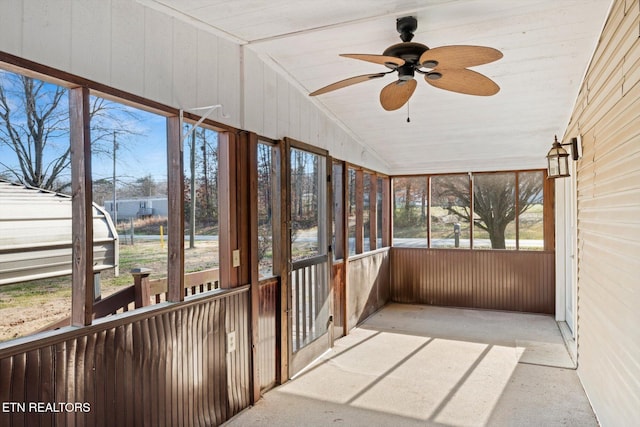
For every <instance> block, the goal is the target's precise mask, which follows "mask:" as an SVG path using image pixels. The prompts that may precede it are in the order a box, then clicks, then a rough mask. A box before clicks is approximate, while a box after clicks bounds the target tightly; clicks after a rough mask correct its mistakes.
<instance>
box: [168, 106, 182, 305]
mask: <svg viewBox="0 0 640 427" xmlns="http://www.w3.org/2000/svg"><path fill="white" fill-rule="evenodd" d="M181 134H182V129H180V118H179V117H177V116H174V117H167V177H168V186H167V187H168V188H167V193H168V205H169V219H168V223H167V224H168V229H169V230H168V233H169V243H168V246H167V248H168V254H167V258H168V260H167V261H168V266H167V287H168V295H167V299H168V300H169V301H171V302H178V301H184V209H183V202H184V180H183V178H182V173H183V163H184V159H183V157H184V150H183V147H182V138H181Z"/></svg>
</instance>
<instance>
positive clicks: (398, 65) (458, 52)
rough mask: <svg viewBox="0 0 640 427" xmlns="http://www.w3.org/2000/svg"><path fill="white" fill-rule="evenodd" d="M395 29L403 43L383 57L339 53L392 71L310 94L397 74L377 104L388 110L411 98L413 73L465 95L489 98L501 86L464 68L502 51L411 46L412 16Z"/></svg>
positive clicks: (415, 25)
mask: <svg viewBox="0 0 640 427" xmlns="http://www.w3.org/2000/svg"><path fill="white" fill-rule="evenodd" d="M396 28H397V30H398V32H399V33H400V39H402V43H397V44H394V45H391V46H389V47H388V48H387V49H385V51H384V52H382V55H370V54H355V53H354V54H352V53H347V54H341V55H340V56H343V57H346V58H353V59H359V60H362V61H368V62H373V63H376V64H381V65H384V66H386V67H387V68H390V69H391V71H386V72H380V73H373V74H364V75H361V76H355V77H350V78H348V79H345V80H340V81H339V82H335V83H332V84H330V85H328V86H325V87H323V88H320V89H318V90H316V91H314V92H311V93H310V94H309V96H316V95H321V94H323V93H327V92H331V91H333V90H336V89H342V88H343V87H347V86H351V85H353V84H356V83H361V82H365V81H368V80H373V79H378V78H380V77H384V76H385V75H387V74H390V73H398V80H396V81H394V82H392V83H389V84H388V85H386V86H385V87H384V88H383V89H382V91H381V92H380V104H382V108H384V109H385V110H387V111H392V110H397V109H398V108H400V107H402V106H403V105H404V104H405V103H406V102H407V101H408V100H409V98H411V95H413V92H414V91H415V89H416V86H417V83H416V81H415V79H414V76H415V73H418V74H423V75H424V79H425V80H426V82H427V83H429V84H430V85H431V86H434V87H437V88H440V89H445V90H449V91H452V92H458V93H463V94H467V95H479V96H491V95H495V94H496V93H498V91H499V90H500V87H499V86H498V85H497V84H496V83H495V82H494V81H493V80H491V79H490V78H488V77H487V76H484V75H482V74H480V73H478V72H475V71H472V70H469V69H468V68H467V67H473V66H476V65H482V64H488V63H490V62H493V61H497V60H498V59H500V58H502V52H500V51H499V50H496V49H493V48H491V47H485V46H467V45H452V46H442V47H436V48H433V49H429V48H428V47H427V46H425V45H423V44H421V43H412V42H411V39H413V36H414V34H413V33H414V32H415V30H416V29H417V28H418V21H417V20H416V18H415V17H413V16H406V17H404V18H399V19H398V20H397V23H396Z"/></svg>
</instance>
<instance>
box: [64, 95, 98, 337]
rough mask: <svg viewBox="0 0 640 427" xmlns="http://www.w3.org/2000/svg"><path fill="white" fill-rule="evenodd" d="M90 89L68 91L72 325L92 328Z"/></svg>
mask: <svg viewBox="0 0 640 427" xmlns="http://www.w3.org/2000/svg"><path fill="white" fill-rule="evenodd" d="M89 108H90V107H89V89H88V88H86V87H77V88H73V89H70V90H69V126H70V140H71V141H70V143H71V187H72V196H71V197H72V199H71V200H72V202H71V211H72V220H71V229H72V231H71V233H72V242H73V249H72V257H73V260H72V267H71V283H72V287H73V289H72V293H71V325H72V326H85V325H90V324H91V320H92V319H93V300H94V296H93V292H94V289H93V194H92V191H91V136H90V134H89Z"/></svg>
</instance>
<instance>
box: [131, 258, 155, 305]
mask: <svg viewBox="0 0 640 427" xmlns="http://www.w3.org/2000/svg"><path fill="white" fill-rule="evenodd" d="M150 274H151V269H150V268H133V269H131V275H132V276H133V286H134V288H135V295H136V297H135V304H136V308H140V307H146V306H148V305H149V304H150V302H151V287H150V286H149V275H150Z"/></svg>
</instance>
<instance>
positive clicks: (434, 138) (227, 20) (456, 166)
mask: <svg viewBox="0 0 640 427" xmlns="http://www.w3.org/2000/svg"><path fill="white" fill-rule="evenodd" d="M144 3H147V4H152V5H153V6H154V7H155V8H157V9H160V10H163V11H164V12H166V13H169V14H171V15H173V16H176V17H179V18H183V19H189V20H191V21H192V22H193V20H195V21H196V22H198V25H200V26H201V27H202V26H206V27H207V28H210V30H211V31H213V32H215V33H216V34H218V35H220V36H222V37H225V38H228V39H231V40H233V41H235V42H237V43H239V44H241V45H244V46H245V48H247V49H252V50H254V51H256V52H257V53H259V55H260V56H261V57H262V58H264V59H265V60H266V62H267V63H269V64H271V65H273V66H274V67H275V68H277V69H279V70H278V71H280V72H281V73H283V74H284V75H286V76H288V77H287V78H289V79H290V80H292V81H294V84H295V85H296V86H297V87H300V88H302V90H303V91H305V92H306V93H310V92H312V91H314V90H316V89H319V88H321V87H323V86H325V85H328V84H330V83H333V82H335V81H339V80H342V79H345V78H348V77H352V76H356V75H361V74H368V73H376V72H384V71H387V69H386V68H385V67H384V66H382V65H378V64H374V63H369V62H364V61H359V60H355V59H349V58H343V57H340V56H338V55H339V54H340V53H370V54H382V52H383V51H384V49H385V48H386V47H388V46H389V45H392V44H395V43H399V42H400V41H401V40H400V38H399V35H398V32H397V31H396V18H400V17H403V16H409V15H410V16H415V17H416V18H417V20H418V29H417V31H416V32H415V37H414V39H413V41H414V42H418V43H423V44H425V45H427V46H429V47H430V48H434V47H438V46H444V45H460V44H465V45H481V46H490V47H493V48H496V49H498V50H500V51H501V52H502V53H503V54H504V57H503V58H502V59H500V60H499V61H496V62H493V63H490V64H485V65H480V66H477V67H473V69H474V70H475V71H478V72H480V73H482V74H484V75H486V76H487V77H489V78H491V79H492V80H494V81H495V82H496V83H497V84H498V85H499V86H500V88H501V90H500V92H498V93H497V94H496V95H494V96H490V97H479V96H472V95H463V94H459V93H455V92H449V91H445V90H441V89H437V88H434V87H432V86H430V85H428V84H427V83H426V82H425V81H424V79H423V77H422V76H421V75H418V74H416V80H417V83H418V87H417V89H416V91H415V93H414V94H413V96H412V98H411V99H410V101H409V103H408V106H407V105H405V106H403V107H402V108H400V109H398V110H396V111H391V112H389V111H385V110H384V109H383V108H382V107H381V105H380V101H379V93H380V90H381V89H382V88H383V87H384V86H385V85H387V84H388V83H390V82H392V81H393V80H394V79H395V78H396V77H394V76H395V74H390V75H388V76H385V77H384V78H380V79H376V80H371V81H366V82H363V83H360V84H356V85H353V86H349V87H346V88H343V89H340V90H336V91H333V92H329V93H326V94H323V95H319V96H317V97H313V98H312V99H313V100H314V102H316V103H317V105H318V106H319V107H320V108H322V109H323V110H324V111H325V112H326V113H327V114H328V115H329V116H330V117H332V118H333V119H334V120H336V121H339V122H341V124H342V126H343V127H345V128H347V129H348V130H349V131H350V132H351V134H352V135H354V137H355V138H357V139H358V140H359V141H360V142H361V143H362V144H364V145H366V146H368V147H370V148H371V149H372V150H373V151H374V152H376V153H377V154H378V155H379V156H380V157H381V158H382V159H384V161H386V162H387V163H388V166H389V170H390V172H391V173H393V174H411V173H423V172H462V171H482V170H503V169H527V168H542V167H545V155H546V152H547V151H548V150H549V148H550V146H551V142H552V141H553V136H554V134H557V135H558V137H561V136H562V135H563V133H564V130H565V128H566V126H567V124H568V120H569V117H570V114H571V112H572V110H573V106H574V102H575V99H576V96H577V94H578V90H579V87H580V84H581V81H582V78H583V75H584V73H585V70H586V68H587V65H588V63H589V61H590V59H591V56H592V54H593V51H594V49H595V46H596V43H597V41H598V38H599V37H600V33H601V30H602V27H603V25H604V22H605V19H606V16H607V13H608V10H609V7H610V4H611V0H518V1H506V0H349V1H345V0H270V1H261V0H146V1H144ZM407 117H410V119H411V121H410V122H407Z"/></svg>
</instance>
